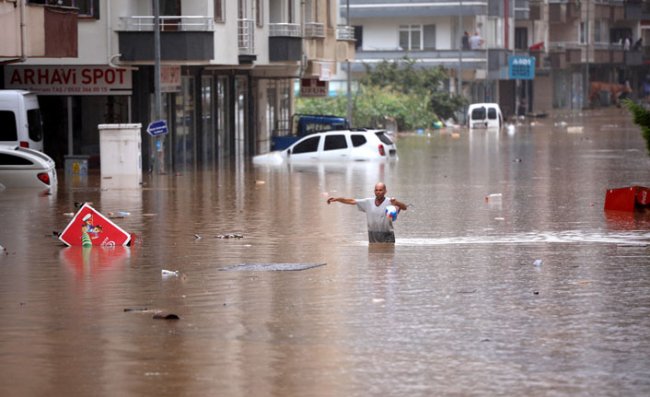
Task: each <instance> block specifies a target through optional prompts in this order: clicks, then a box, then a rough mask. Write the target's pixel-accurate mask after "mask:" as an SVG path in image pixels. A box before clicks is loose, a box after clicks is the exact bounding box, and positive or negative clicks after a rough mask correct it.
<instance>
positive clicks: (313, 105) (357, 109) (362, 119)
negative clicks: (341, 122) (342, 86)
mask: <svg viewBox="0 0 650 397" xmlns="http://www.w3.org/2000/svg"><path fill="white" fill-rule="evenodd" d="M365 66H366V74H365V75H364V76H363V77H362V78H361V80H360V81H359V84H360V88H359V91H358V92H357V93H356V94H355V96H354V98H353V99H352V100H353V105H352V111H353V115H354V116H353V123H354V126H355V127H360V126H363V127H378V126H382V125H384V122H385V119H386V117H388V118H393V119H395V120H396V121H397V125H398V128H399V129H400V130H414V129H417V128H428V127H431V125H432V123H433V122H434V121H438V120H439V118H438V116H440V117H441V118H443V119H447V118H449V117H452V116H454V113H455V112H456V111H458V110H459V109H461V107H463V106H465V105H467V101H466V100H465V99H464V98H462V97H459V96H451V95H450V94H449V93H448V92H447V90H446V89H445V83H446V81H447V79H448V76H447V72H446V71H445V70H444V69H443V68H440V67H437V68H423V67H421V66H420V65H418V63H417V61H415V60H413V59H409V58H407V57H405V58H404V59H402V60H401V62H389V61H383V62H381V63H379V64H377V65H376V66H375V67H370V66H368V65H365ZM296 112H297V113H311V114H332V115H336V116H342V117H345V116H346V114H347V97H346V96H345V95H339V96H336V97H328V98H298V99H297V100H296Z"/></svg>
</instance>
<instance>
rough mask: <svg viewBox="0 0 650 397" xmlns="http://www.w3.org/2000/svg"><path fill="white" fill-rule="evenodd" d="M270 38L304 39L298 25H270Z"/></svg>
mask: <svg viewBox="0 0 650 397" xmlns="http://www.w3.org/2000/svg"><path fill="white" fill-rule="evenodd" d="M269 37H302V33H301V32H300V24H298V23H270V24H269Z"/></svg>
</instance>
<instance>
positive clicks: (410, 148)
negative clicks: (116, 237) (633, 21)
mask: <svg viewBox="0 0 650 397" xmlns="http://www.w3.org/2000/svg"><path fill="white" fill-rule="evenodd" d="M397 146H398V151H399V161H397V162H394V163H353V164H330V165H323V164H321V165H302V166H280V167H264V166H260V167H257V166H253V165H251V164H250V163H248V162H239V163H228V164H221V165H220V166H219V167H218V168H216V169H207V170H197V171H195V172H184V173H182V174H173V175H163V176H145V177H144V182H145V183H144V186H143V187H142V188H119V187H117V186H116V185H111V186H109V185H108V184H107V183H106V182H107V181H104V180H102V179H101V178H100V177H99V176H98V175H91V176H89V177H86V178H79V177H77V178H73V177H66V176H65V175H63V174H62V173H61V174H60V175H59V188H58V190H57V192H56V193H55V194H53V195H46V196H43V195H39V194H37V193H35V192H31V191H11V190H9V189H8V190H5V191H3V192H0V226H1V227H0V245H2V246H3V247H5V248H6V253H5V254H4V255H2V256H1V257H0V319H1V321H0V395H3V396H44V395H48V396H65V395H84V396H123V395H138V396H206V395H218V396H226V397H227V396H278V397H279V396H433V395H491V396H492V395H549V396H550V395H554V396H555V395H570V396H578V395H582V396H591V395H627V396H631V395H637V396H641V395H648V394H650V377H649V376H648V374H649V373H650V359H648V357H650V256H649V254H650V248H649V245H650V216H649V215H647V214H643V213H636V214H631V213H608V212H605V211H604V210H603V205H604V201H605V192H606V189H608V188H614V187H623V186H629V185H641V186H650V157H649V156H648V154H647V153H646V150H645V142H644V141H643V139H642V138H641V136H640V133H639V130H638V128H637V127H636V126H634V125H633V124H632V123H631V122H630V121H629V116H628V114H627V113H626V112H625V111H624V110H621V109H607V110H598V111H591V112H585V113H583V114H573V115H568V114H566V115H561V114H558V115H555V116H553V117H549V118H546V119H538V120H535V121H534V123H533V125H530V124H529V122H528V121H527V122H525V123H522V124H520V125H517V126H516V127H515V129H514V130H511V129H505V130H504V131H501V132H497V131H472V132H470V131H467V130H460V131H456V132H453V133H452V131H445V130H441V131H432V132H431V133H430V134H424V135H408V134H405V135H404V136H401V137H400V138H399V139H398V141H397ZM377 181H384V182H385V183H386V185H387V187H388V195H389V196H395V197H397V198H398V199H400V200H401V201H403V202H405V203H408V204H409V205H410V207H409V209H408V211H406V212H402V213H401V214H400V215H399V217H398V219H397V221H396V223H395V229H396V240H397V241H396V244H395V245H394V246H391V245H388V246H382V245H377V246H369V245H368V243H367V235H366V226H365V216H364V215H363V214H362V213H360V212H359V211H357V210H356V209H355V207H353V206H346V205H342V204H332V205H329V206H328V205H327V204H326V203H325V200H326V198H327V196H328V195H335V196H344V197H357V198H358V197H369V196H372V194H373V186H374V184H375V182H377ZM111 182H114V181H111ZM498 193H500V194H501V197H500V199H499V198H497V197H496V196H492V197H491V198H490V199H489V200H487V201H486V196H488V195H490V194H498ZM77 202H91V203H92V205H93V206H94V207H95V208H96V209H98V210H100V211H102V212H103V213H105V214H106V213H108V212H118V211H128V212H129V215H128V216H126V217H124V218H119V219H115V222H116V223H117V224H118V225H119V226H120V227H122V228H123V229H125V230H127V231H129V232H132V233H136V234H137V236H138V239H137V241H136V244H135V245H134V246H132V247H115V248H100V247H93V248H91V249H83V248H78V247H71V248H66V247H64V246H63V245H62V244H61V243H60V242H59V241H58V240H56V239H55V238H54V237H53V236H52V233H53V231H61V230H62V229H63V228H64V227H65V226H66V224H67V222H69V221H70V217H69V213H70V212H73V211H74V210H75V209H74V208H75V203H77ZM224 235H226V236H227V235H241V236H242V238H220V237H223V236H224ZM297 263H304V264H314V265H316V264H325V265H324V266H318V267H313V268H309V269H306V270H301V271H270V269H269V268H267V267H266V266H265V264H275V265H274V266H275V267H274V269H282V268H283V266H287V267H288V268H289V269H291V268H292V267H290V266H288V265H283V264H297ZM242 264H254V265H253V266H248V267H243V268H242V267H237V266H238V265H242ZM163 269H165V270H171V271H178V272H179V275H178V276H175V275H171V276H169V277H163V276H162V274H161V270H163ZM125 309H127V310H126V311H125ZM156 311H163V312H165V313H173V314H176V315H178V316H179V317H180V319H179V320H160V319H154V318H153V315H154V313H155V312H156Z"/></svg>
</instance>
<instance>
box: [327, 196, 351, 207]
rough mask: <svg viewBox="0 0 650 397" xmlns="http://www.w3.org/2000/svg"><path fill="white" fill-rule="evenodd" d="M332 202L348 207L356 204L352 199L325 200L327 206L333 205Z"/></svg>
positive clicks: (336, 198) (331, 198) (332, 198)
mask: <svg viewBox="0 0 650 397" xmlns="http://www.w3.org/2000/svg"><path fill="white" fill-rule="evenodd" d="M333 202H338V203H343V204H349V205H355V204H356V203H357V200H355V199H352V198H344V197H330V198H328V199H327V204H330V203H333Z"/></svg>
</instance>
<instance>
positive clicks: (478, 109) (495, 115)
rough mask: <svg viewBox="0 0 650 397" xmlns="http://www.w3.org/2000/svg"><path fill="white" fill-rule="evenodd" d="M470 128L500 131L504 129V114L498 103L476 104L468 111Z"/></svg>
mask: <svg viewBox="0 0 650 397" xmlns="http://www.w3.org/2000/svg"><path fill="white" fill-rule="evenodd" d="M467 120H468V121H469V128H470V129H473V128H489V129H495V128H496V129H499V128H501V127H503V114H502V113H501V108H500V107H499V104H497V103H474V104H471V105H469V109H468V110H467Z"/></svg>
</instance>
